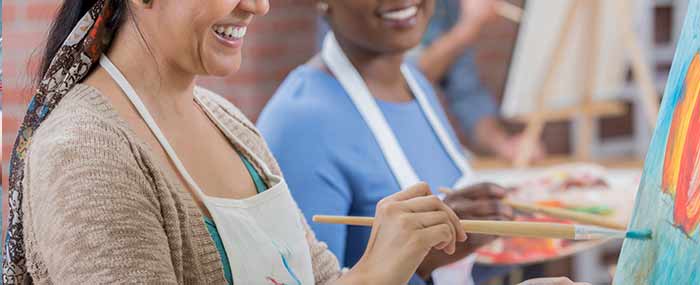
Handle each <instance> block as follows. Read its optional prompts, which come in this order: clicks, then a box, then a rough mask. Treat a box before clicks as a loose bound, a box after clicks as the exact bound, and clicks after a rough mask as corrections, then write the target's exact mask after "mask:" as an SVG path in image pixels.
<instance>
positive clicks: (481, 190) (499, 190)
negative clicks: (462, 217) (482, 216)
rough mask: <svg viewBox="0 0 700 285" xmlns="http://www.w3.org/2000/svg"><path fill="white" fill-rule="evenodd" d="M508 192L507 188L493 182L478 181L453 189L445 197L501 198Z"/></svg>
mask: <svg viewBox="0 0 700 285" xmlns="http://www.w3.org/2000/svg"><path fill="white" fill-rule="evenodd" d="M507 194H508V190H507V189H506V188H503V187H501V186H498V185H496V184H493V183H480V184H476V185H472V186H469V187H466V188H463V189H461V190H458V191H455V192H454V193H453V195H450V196H448V197H447V198H446V199H445V200H447V199H454V198H457V197H462V198H466V199H471V200H477V199H503V198H505V197H506V195H507Z"/></svg>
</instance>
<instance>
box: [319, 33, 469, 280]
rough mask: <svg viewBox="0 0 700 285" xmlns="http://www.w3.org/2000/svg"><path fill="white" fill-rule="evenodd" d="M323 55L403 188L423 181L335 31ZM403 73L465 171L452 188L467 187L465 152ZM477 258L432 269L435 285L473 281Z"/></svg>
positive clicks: (405, 68)
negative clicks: (463, 152) (342, 46)
mask: <svg viewBox="0 0 700 285" xmlns="http://www.w3.org/2000/svg"><path fill="white" fill-rule="evenodd" d="M321 55H322V57H323V61H324V62H325V63H326V65H327V66H328V68H329V69H330V70H331V72H333V75H334V76H335V78H336V79H337V80H338V81H339V82H340V84H341V85H342V86H343V89H345V91H346V92H347V93H348V95H349V96H350V99H351V100H352V102H353V104H354V105H355V108H357V110H358V111H359V112H360V115H362V118H363V119H364V121H365V123H366V124H367V126H368V127H369V129H370V130H371V131H372V134H373V135H374V138H375V139H376V141H377V143H378V144H379V147H380V148H381V150H382V153H383V154H384V159H385V160H386V162H387V164H388V165H389V168H390V169H391V172H392V173H393V175H394V178H396V180H397V182H398V184H399V186H400V187H401V189H406V188H408V187H409V186H411V185H414V184H416V183H418V182H420V181H421V180H420V179H419V178H418V175H416V173H415V171H414V170H413V167H412V166H411V164H410V163H409V162H408V159H407V158H406V155H405V154H404V152H403V149H402V148H401V145H399V143H398V141H397V139H396V136H395V135H394V132H393V131H392V130H391V127H389V124H388V123H387V122H386V119H385V118H384V115H383V114H382V112H381V110H380V109H379V106H377V103H376V101H375V100H374V97H373V96H372V94H371V93H370V91H369V88H368V87H367V84H366V83H365V81H364V80H363V79H362V76H361V75H360V73H359V72H358V71H357V70H356V69H355V67H354V66H353V65H352V63H351V62H350V60H349V59H348V58H347V56H346V55H345V53H343V50H342V49H341V48H340V46H339V45H338V42H337V41H336V39H335V36H334V35H333V33H330V32H329V33H328V34H327V35H326V38H325V39H324V42H323V50H322V51H321ZM401 73H402V74H403V76H404V79H405V80H406V82H407V83H408V86H409V88H410V89H411V92H412V93H413V96H414V97H415V99H416V101H418V104H419V105H420V107H421V110H422V111H423V114H424V115H425V117H426V118H427V119H428V122H429V123H430V125H431V126H432V129H433V131H434V132H435V134H436V135H437V137H438V139H439V140H440V142H441V143H442V146H443V147H444V148H445V150H446V151H447V153H448V155H449V156H450V158H451V159H452V161H453V162H454V163H455V165H457V168H459V170H460V171H461V172H462V177H460V178H459V179H458V180H457V182H456V183H455V185H453V188H454V189H459V188H463V187H465V186H468V185H469V184H470V182H471V181H472V180H473V178H474V177H473V171H472V169H471V167H470V166H469V164H468V163H467V161H466V159H465V158H464V155H463V154H462V152H460V148H458V147H457V146H456V145H455V144H454V143H453V141H452V140H451V139H450V137H449V135H448V133H447V130H446V129H445V127H444V126H443V125H442V123H440V120H439V118H438V116H437V114H436V113H435V111H434V110H433V108H432V107H431V106H430V103H429V102H428V98H427V97H426V95H425V92H424V90H423V89H421V88H420V85H419V84H418V81H417V80H416V79H415V77H414V76H413V74H412V73H411V71H410V69H409V67H408V66H406V65H405V64H404V65H403V66H401ZM474 258H475V256H474V255H472V256H469V257H466V258H464V259H463V260H461V261H458V262H457V263H456V264H451V265H449V266H445V267H444V268H439V269H437V270H435V271H434V272H433V281H434V282H435V284H465V285H467V284H472V283H473V282H472V278H471V268H472V265H473V264H474Z"/></svg>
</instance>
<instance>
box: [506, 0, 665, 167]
mask: <svg viewBox="0 0 700 285" xmlns="http://www.w3.org/2000/svg"><path fill="white" fill-rule="evenodd" d="M600 1H617V2H618V4H619V5H618V10H619V16H620V17H619V18H620V24H621V25H622V26H623V27H622V29H623V31H624V32H623V35H624V37H623V39H622V40H623V42H624V46H625V49H626V51H627V53H628V54H629V55H630V59H631V66H630V67H631V70H632V72H633V73H634V76H635V80H636V82H637V83H638V84H639V88H640V90H641V98H640V99H641V103H642V105H643V106H644V108H643V109H644V110H645V117H646V119H647V122H648V124H649V125H650V126H651V127H652V128H653V127H654V125H655V124H656V117H657V112H658V108H659V104H658V101H657V92H656V90H655V87H654V83H653V78H652V69H651V67H650V66H649V64H647V62H646V61H645V59H644V58H645V55H644V52H643V50H642V48H641V47H640V46H639V42H638V40H637V37H636V35H635V33H634V30H633V28H632V17H631V15H630V11H631V9H632V5H630V4H629V1H630V0H574V1H573V3H572V4H571V7H569V9H568V11H567V12H566V21H565V23H564V25H563V26H562V27H561V30H560V31H559V34H558V35H557V38H556V45H555V48H554V54H553V55H552V57H551V58H550V62H549V64H548V66H547V71H546V73H545V77H544V80H542V82H541V83H540V84H539V87H538V88H537V92H535V94H532V95H531V96H530V98H535V106H536V107H535V111H534V112H532V113H530V114H528V115H525V116H522V117H520V118H517V119H518V120H520V121H524V122H526V128H525V131H524V136H525V137H524V141H523V148H522V151H521V152H520V153H519V154H518V157H517V158H516V160H515V161H514V166H515V167H518V168H524V167H527V166H528V165H529V164H530V162H531V157H532V154H533V151H534V147H535V145H536V143H537V140H538V139H539V138H540V135H541V134H542V131H543V129H544V126H545V124H546V123H547V122H550V121H557V120H564V119H572V118H577V119H578V121H577V122H578V123H579V124H580V125H578V127H579V128H578V129H577V131H578V139H577V144H576V146H575V154H574V156H575V157H574V158H575V159H577V160H584V161H585V160H590V159H591V145H592V143H593V140H594V136H595V131H594V130H595V123H596V119H597V118H599V117H603V116H616V115H622V114H624V112H625V107H624V105H623V104H622V103H620V102H616V101H603V102H596V101H594V100H593V96H594V92H595V90H594V88H595V86H594V85H595V71H596V67H597V66H596V63H597V62H598V60H597V56H598V49H599V43H598V40H599V38H600V37H599V36H598V30H597V29H594V30H593V32H591V33H588V35H587V36H588V38H587V39H588V40H587V42H588V43H589V47H588V51H589V54H588V56H587V58H588V60H587V62H588V64H586V70H585V74H586V78H584V82H585V84H584V86H585V87H584V90H583V95H582V98H580V99H581V101H580V104H579V105H577V106H573V107H567V108H558V109H556V110H553V109H551V108H548V107H546V102H548V100H549V99H550V98H551V97H552V96H553V95H554V94H552V93H553V92H548V90H549V86H550V85H551V84H552V81H553V80H554V74H555V72H556V70H557V68H558V66H559V65H560V63H561V61H562V58H563V56H564V51H565V48H564V47H565V44H566V40H567V35H569V33H570V31H571V29H572V26H573V24H574V20H575V18H576V16H577V15H576V12H577V11H579V10H580V9H582V8H588V9H591V11H590V14H589V15H588V17H587V19H586V21H587V22H588V23H596V22H597V21H598V20H599V15H600V9H601V5H600V3H601V2H600ZM499 6H500V8H499V9H497V11H498V12H499V13H500V14H501V15H502V16H504V17H506V18H508V19H511V20H514V21H515V19H519V17H517V18H515V17H512V16H507V14H511V15H512V13H504V11H508V10H510V11H513V9H514V7H513V5H511V4H508V3H507V2H502V3H500V4H499ZM504 7H507V8H504Z"/></svg>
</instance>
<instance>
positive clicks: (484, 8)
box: [459, 0, 502, 30]
mask: <svg viewBox="0 0 700 285" xmlns="http://www.w3.org/2000/svg"><path fill="white" fill-rule="evenodd" d="M498 1H502V0H462V2H461V3H460V8H461V12H460V16H459V23H460V24H467V25H474V26H475V27H479V29H480V28H481V26H483V25H484V24H486V23H487V22H489V21H491V20H493V19H495V18H497V17H498V14H497V13H496V5H497V4H498ZM477 30H478V29H477Z"/></svg>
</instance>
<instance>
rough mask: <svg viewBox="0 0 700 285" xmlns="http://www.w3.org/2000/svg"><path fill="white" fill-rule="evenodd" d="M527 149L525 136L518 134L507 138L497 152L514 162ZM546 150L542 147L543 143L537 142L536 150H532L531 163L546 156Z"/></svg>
mask: <svg viewBox="0 0 700 285" xmlns="http://www.w3.org/2000/svg"><path fill="white" fill-rule="evenodd" d="M524 148H525V136H524V134H517V135H514V136H511V137H509V138H507V139H506V140H505V141H503V142H502V143H501V144H499V145H497V146H496V147H495V152H496V154H497V155H498V156H500V157H502V158H504V159H507V160H510V161H514V160H515V159H516V158H517V156H518V153H520V152H521V151H523V150H524ZM546 153H547V152H546V150H545V148H544V146H543V145H542V142H541V141H539V140H538V141H536V142H535V145H534V148H533V149H532V156H531V157H530V161H540V160H542V159H544V157H545V156H546Z"/></svg>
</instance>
